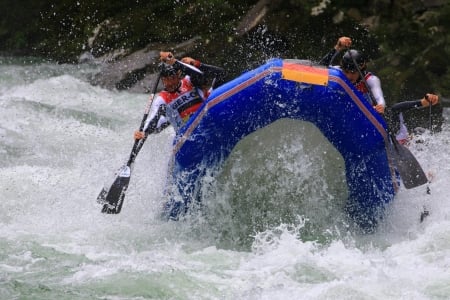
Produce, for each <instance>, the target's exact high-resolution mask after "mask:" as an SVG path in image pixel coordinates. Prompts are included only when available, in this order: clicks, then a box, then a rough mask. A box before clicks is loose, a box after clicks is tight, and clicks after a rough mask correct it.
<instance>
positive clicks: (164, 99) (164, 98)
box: [134, 52, 225, 140]
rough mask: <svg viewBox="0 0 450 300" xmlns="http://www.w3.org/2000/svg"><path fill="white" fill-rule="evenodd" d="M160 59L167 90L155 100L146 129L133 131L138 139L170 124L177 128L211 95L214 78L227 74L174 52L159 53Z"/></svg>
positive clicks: (162, 78) (161, 92) (160, 69)
mask: <svg viewBox="0 0 450 300" xmlns="http://www.w3.org/2000/svg"><path fill="white" fill-rule="evenodd" d="M160 60H161V62H160V64H159V65H158V69H159V72H160V75H161V80H162V83H163V86H164V89H163V90H162V91H160V92H159V94H158V96H156V97H155V99H153V102H152V105H151V108H150V113H149V117H148V118H147V120H146V122H145V125H144V129H143V131H135V132H134V138H135V139H137V140H139V139H143V138H144V137H145V136H146V135H148V134H150V133H153V132H155V133H159V132H161V131H162V130H164V129H165V128H166V127H168V126H169V125H172V126H173V127H174V129H175V131H178V130H179V128H180V127H181V126H182V125H183V124H184V123H186V122H187V120H189V118H190V116H191V115H193V114H194V113H195V112H196V111H197V110H198V109H199V107H200V106H201V105H202V103H203V101H205V100H206V98H207V97H208V96H209V94H210V92H211V91H212V88H213V86H214V83H215V81H216V80H219V81H220V80H222V79H223V77H224V76H225V71H224V69H222V68H220V67H216V66H211V65H207V64H203V63H201V62H200V61H198V60H196V59H193V58H191V57H184V58H183V59H181V62H180V61H178V60H177V59H175V57H174V55H173V54H172V53H171V52H160Z"/></svg>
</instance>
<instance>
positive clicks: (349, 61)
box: [319, 36, 386, 114]
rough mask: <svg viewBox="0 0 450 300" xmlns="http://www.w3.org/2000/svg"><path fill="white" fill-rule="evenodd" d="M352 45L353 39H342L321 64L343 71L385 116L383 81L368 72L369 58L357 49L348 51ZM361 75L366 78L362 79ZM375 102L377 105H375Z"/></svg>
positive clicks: (343, 37) (344, 37)
mask: <svg viewBox="0 0 450 300" xmlns="http://www.w3.org/2000/svg"><path fill="white" fill-rule="evenodd" d="M351 45H352V39H351V38H349V37H346V36H342V37H340V38H339V39H338V41H337V42H336V45H335V46H334V48H333V49H331V50H330V52H328V53H327V54H326V55H325V56H324V57H323V58H322V59H321V60H320V61H319V64H321V65H325V66H333V67H337V68H339V69H341V70H342V72H343V73H344V74H345V76H346V77H347V79H348V80H350V82H351V83H353V84H354V85H355V87H356V89H357V90H358V91H360V92H361V93H362V94H363V95H364V98H366V99H367V101H369V103H371V104H372V105H373V107H374V109H375V110H376V111H377V112H378V113H380V114H383V113H384V109H385V108H386V101H385V100H384V96H383V90H382V89H381V81H380V79H379V78H378V77H377V76H376V75H374V74H373V73H372V72H369V71H367V58H366V56H365V55H364V54H363V53H361V52H360V51H358V50H355V49H351V50H347V49H349V48H350V47H351ZM344 50H347V51H346V52H345V53H344V55H343V56H342V59H341V64H340V65H339V66H334V65H333V62H334V59H335V58H336V56H338V54H339V53H340V52H341V51H344ZM355 62H356V65H355ZM361 75H362V76H364V77H363V78H362V77H361ZM368 88H369V89H370V91H369V90H368ZM372 97H373V99H372ZM374 101H375V103H373V102H374Z"/></svg>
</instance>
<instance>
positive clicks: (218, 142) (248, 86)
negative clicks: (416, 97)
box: [164, 59, 398, 228]
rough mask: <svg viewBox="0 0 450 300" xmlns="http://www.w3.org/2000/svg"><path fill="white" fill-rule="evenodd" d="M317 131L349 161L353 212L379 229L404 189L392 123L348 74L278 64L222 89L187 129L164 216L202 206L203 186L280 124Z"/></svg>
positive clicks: (177, 150) (178, 143)
mask: <svg viewBox="0 0 450 300" xmlns="http://www.w3.org/2000/svg"><path fill="white" fill-rule="evenodd" d="M282 118H291V119H297V120H303V121H307V122H311V123H313V124H314V125H315V126H316V127H317V128H318V129H319V130H320V131H321V132H322V134H323V135H324V136H325V137H326V138H327V139H328V140H329V141H330V142H331V144H332V145H334V147H335V148H336V149H337V150H338V151H339V152H340V153H341V154H342V157H343V158H344V161H345V168H346V179H347V185H348V192H349V199H348V205H347V212H348V214H349V215H350V216H351V217H352V218H353V220H354V221H355V222H356V223H358V224H359V225H361V226H362V227H364V228H370V227H373V226H375V225H376V222H377V220H378V218H379V217H381V216H382V213H383V208H384V206H385V204H386V203H388V202H390V201H391V200H392V199H393V197H394V195H395V193H396V191H397V188H398V180H397V176H396V175H395V170H394V168H393V166H392V164H391V163H390V158H389V157H388V151H387V150H388V149H387V147H388V134H387V131H386V123H385V122H384V120H383V119H382V118H381V117H380V116H379V115H378V114H377V113H376V112H375V111H374V110H373V109H372V107H371V105H370V104H369V103H368V102H367V101H366V100H365V99H364V98H363V96H362V95H361V94H360V93H359V92H358V91H356V90H355V89H354V87H353V85H352V84H351V83H350V82H349V81H348V80H347V79H346V78H345V76H344V75H343V74H342V72H341V71H339V70H337V69H333V68H325V67H323V66H317V65H314V64H312V63H311V62H310V61H300V60H282V59H272V60H270V61H268V62H267V63H266V64H264V65H262V66H260V67H259V68H257V69H254V70H252V71H249V72H246V73H244V74H243V75H241V76H239V77H238V78H236V79H234V80H232V81H230V82H228V83H226V84H224V85H222V86H220V87H219V88H217V89H216V90H214V91H213V93H212V94H211V95H210V97H209V98H208V100H207V101H206V102H205V103H204V105H203V106H202V107H201V108H200V109H199V110H198V111H197V112H196V114H195V115H194V116H193V117H191V119H190V120H189V121H188V123H186V124H185V126H184V127H183V128H181V129H180V131H179V133H178V135H177V136H176V138H175V141H174V148H173V154H172V157H171V161H170V167H169V174H168V175H169V186H170V187H169V188H168V189H167V192H168V197H169V199H170V200H169V201H168V202H167V203H166V204H165V207H164V213H165V214H166V216H167V217H168V218H170V219H178V217H179V216H180V214H184V213H186V211H187V209H188V207H189V204H190V203H191V202H193V201H200V200H201V199H200V198H201V195H200V191H201V184H202V178H203V176H204V175H205V174H207V172H208V170H210V169H213V168H217V167H218V166H220V165H221V164H222V163H223V162H224V161H225V160H226V159H227V157H228V155H229V154H230V153H231V151H232V150H233V148H234V147H235V145H236V144H237V143H238V142H239V141H240V140H241V139H243V138H244V137H245V136H247V135H248V134H250V133H252V132H254V131H256V130H258V129H260V128H263V127H265V126H267V125H269V124H271V123H273V122H275V121H277V120H279V119H282Z"/></svg>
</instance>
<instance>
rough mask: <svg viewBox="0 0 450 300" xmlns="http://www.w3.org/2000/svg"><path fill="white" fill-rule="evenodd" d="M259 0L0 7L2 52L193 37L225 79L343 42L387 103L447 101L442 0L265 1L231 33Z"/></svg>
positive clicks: (9, 1) (71, 50) (106, 49)
mask: <svg viewBox="0 0 450 300" xmlns="http://www.w3.org/2000/svg"><path fill="white" fill-rule="evenodd" d="M257 2H258V1H256V0H253V1H244V0H231V1H223V0H209V1H206V0H192V1H188V0H172V1H167V0H152V1H144V0H134V1H123V0H121V1H118V0H108V1H106V0H78V1H77V0H75V1H73V0H56V1H55V0H53V1H50V0H21V1H13V0H2V1H1V2H0V51H2V52H3V53H4V54H5V53H6V54H7V55H32V56H41V57H45V58H48V59H52V60H56V61H58V62H69V63H76V62H77V61H78V58H79V56H80V54H81V53H83V52H86V51H89V52H90V53H92V54H93V55H94V56H96V57H99V56H102V55H105V54H107V53H110V52H112V51H114V50H120V49H122V51H123V52H124V53H130V52H132V51H134V50H137V49H141V48H143V47H145V46H147V45H149V44H153V45H160V47H161V49H159V50H162V49H167V47H168V45H175V44H177V43H181V42H183V41H186V40H188V39H190V38H192V37H194V36H200V37H201V39H200V41H201V42H200V43H199V45H198V47H197V48H196V49H195V50H194V51H193V53H190V54H191V56H193V57H197V58H200V59H201V60H202V61H205V62H207V63H210V64H216V65H221V66H224V67H225V68H226V69H227V70H229V71H230V77H233V76H235V75H237V74H239V73H241V72H242V71H244V70H246V69H249V68H252V67H253V66H256V65H259V64H260V63H261V62H263V61H265V60H266V59H268V58H270V57H283V58H301V59H313V60H317V59H320V58H321V57H322V56H323V55H324V54H325V53H326V52H327V51H328V50H329V49H331V47H333V45H334V44H335V42H336V39H337V38H338V37H339V36H341V35H347V36H350V37H352V38H353V39H354V46H355V48H357V49H360V50H363V51H364V52H365V53H366V54H367V55H368V56H369V57H370V58H371V59H372V63H371V65H370V67H369V68H370V69H371V70H373V71H374V72H375V73H376V74H377V75H379V77H380V78H381V80H382V83H383V89H384V92H385V94H386V99H387V101H388V103H392V102H398V101H401V100H410V99H417V98H419V97H422V96H423V94H424V93H425V92H429V91H433V92H436V93H439V94H441V95H444V96H445V95H449V94H450V69H449V66H448V61H449V58H450V43H449V42H450V36H449V28H450V4H449V1H445V0H443V1H439V0H433V1H419V0H409V1H407V0H399V1H394V0H390V1H388V0H373V1H361V0H359V1H358V0H352V1H346V0H341V1H327V0H324V1H319V0H316V1H313V0H303V1H302V0H273V1H267V2H268V8H269V12H268V14H266V15H265V17H264V19H263V20H262V21H261V22H260V23H259V25H258V26H256V27H255V28H253V29H252V30H251V31H250V32H248V33H246V34H242V35H239V34H236V29H237V27H238V26H239V24H240V22H241V21H242V18H243V17H244V16H245V15H246V13H247V12H248V11H249V10H250V9H251V8H252V7H253V6H254V5H255V4H256V3H257ZM320 2H322V4H326V5H322V6H323V7H325V8H323V9H319V8H320V7H321V6H320ZM94 34H95V35H96V38H95V39H91V40H90V38H92V37H93V36H94Z"/></svg>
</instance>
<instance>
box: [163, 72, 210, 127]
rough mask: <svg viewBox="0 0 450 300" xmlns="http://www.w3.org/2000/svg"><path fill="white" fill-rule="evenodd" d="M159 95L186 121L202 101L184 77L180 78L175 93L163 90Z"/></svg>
mask: <svg viewBox="0 0 450 300" xmlns="http://www.w3.org/2000/svg"><path fill="white" fill-rule="evenodd" d="M159 95H160V96H161V97H162V98H163V100H164V102H166V104H167V105H169V106H170V107H171V108H172V109H174V110H176V111H178V113H179V114H180V117H181V119H183V121H187V119H188V118H189V117H190V116H191V115H192V114H193V113H194V112H196V111H197V109H198V108H199V107H200V105H201V104H202V102H203V99H202V98H201V97H200V95H199V94H198V92H197V90H196V89H195V87H194V86H193V85H192V83H191V82H190V81H189V80H188V79H186V78H183V79H181V85H180V87H179V88H178V90H177V91H176V92H175V93H169V92H168V91H165V90H163V91H161V92H160V93H159Z"/></svg>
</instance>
